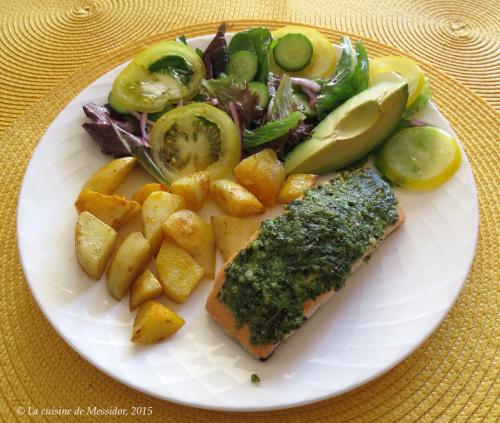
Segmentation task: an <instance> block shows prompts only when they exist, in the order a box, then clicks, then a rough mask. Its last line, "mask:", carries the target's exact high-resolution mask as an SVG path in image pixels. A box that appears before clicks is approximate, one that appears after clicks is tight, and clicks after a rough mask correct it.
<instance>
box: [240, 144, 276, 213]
mask: <svg viewBox="0 0 500 423" xmlns="http://www.w3.org/2000/svg"><path fill="white" fill-rule="evenodd" d="M233 172H234V176H236V179H237V181H238V182H239V183H240V184H241V185H243V186H244V187H245V188H246V189H248V190H249V191H250V192H251V193H252V194H253V195H255V196H256V197H257V198H258V199H259V201H260V202H261V203H262V204H264V205H266V206H273V205H274V204H275V203H276V196H277V195H278V193H279V192H280V189H281V186H282V185H283V182H285V168H284V167H283V163H281V162H280V161H279V160H278V157H277V156H276V152H275V151H274V150H271V149H270V148H266V149H265V150H261V151H259V152H258V153H256V154H254V155H252V156H249V157H247V158H246V159H244V160H242V161H241V162H240V163H238V165H236V167H235V168H234V169H233Z"/></svg>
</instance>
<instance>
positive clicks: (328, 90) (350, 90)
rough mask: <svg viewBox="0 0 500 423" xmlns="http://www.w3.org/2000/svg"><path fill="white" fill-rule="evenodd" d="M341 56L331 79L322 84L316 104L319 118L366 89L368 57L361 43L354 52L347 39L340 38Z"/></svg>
mask: <svg viewBox="0 0 500 423" xmlns="http://www.w3.org/2000/svg"><path fill="white" fill-rule="evenodd" d="M341 45H342V48H343V50H342V55H341V56H340V60H339V63H338V64H337V67H336V69H335V73H334V74H333V78H332V79H331V80H330V81H328V82H326V83H323V89H322V90H321V93H320V94H319V96H318V100H317V103H316V106H317V109H318V112H319V114H320V117H324V116H326V115H327V114H328V113H329V112H331V111H332V110H333V109H335V108H336V107H337V106H339V105H340V104H341V103H343V102H344V101H345V100H347V99H348V98H350V97H352V96H353V95H355V94H357V93H359V92H361V91H363V90H365V89H366V88H367V87H368V55H367V53H366V49H365V46H364V44H363V43H362V42H361V41H358V42H357V43H356V49H355V50H354V48H353V46H352V43H351V40H350V39H349V37H341Z"/></svg>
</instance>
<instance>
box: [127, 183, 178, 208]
mask: <svg viewBox="0 0 500 423" xmlns="http://www.w3.org/2000/svg"><path fill="white" fill-rule="evenodd" d="M155 191H165V192H170V188H169V187H168V186H167V185H164V184H159V183H156V182H152V183H150V184H145V185H143V186H142V187H140V188H139V189H138V190H137V191H136V192H134V195H132V200H133V201H137V202H138V203H139V204H143V203H144V201H146V198H148V197H149V194H151V193H152V192H155Z"/></svg>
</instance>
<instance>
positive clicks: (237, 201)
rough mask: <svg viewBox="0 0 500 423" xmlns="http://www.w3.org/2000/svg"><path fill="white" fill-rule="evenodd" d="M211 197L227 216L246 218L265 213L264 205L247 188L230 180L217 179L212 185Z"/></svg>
mask: <svg viewBox="0 0 500 423" xmlns="http://www.w3.org/2000/svg"><path fill="white" fill-rule="evenodd" d="M210 195H211V196H212V198H213V199H214V200H215V202H216V203H217V205H218V206H219V207H220V208H221V209H222V210H224V212H226V213H227V214H229V215H231V216H236V217H245V216H250V215H252V214H257V213H264V210H265V209H264V206H263V205H262V203H261V202H260V201H259V200H258V199H257V197H255V195H253V194H252V193H251V192H250V191H248V190H247V189H246V188H244V187H242V186H241V185H240V184H238V183H236V182H234V181H231V180H230V179H217V180H216V181H213V182H212V183H211V184H210Z"/></svg>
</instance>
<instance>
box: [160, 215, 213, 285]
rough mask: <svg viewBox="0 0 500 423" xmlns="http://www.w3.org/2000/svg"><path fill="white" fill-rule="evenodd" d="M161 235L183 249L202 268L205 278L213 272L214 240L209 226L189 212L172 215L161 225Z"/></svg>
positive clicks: (211, 276) (210, 276) (211, 275)
mask: <svg viewBox="0 0 500 423" xmlns="http://www.w3.org/2000/svg"><path fill="white" fill-rule="evenodd" d="M162 228H163V233H164V234H165V236H168V237H170V238H171V239H172V240H174V241H175V242H176V243H177V244H179V245H180V246H181V247H182V248H184V249H185V250H186V251H187V252H188V253H189V254H191V256H193V258H194V259H195V260H196V261H197V262H198V263H199V264H200V266H201V267H203V271H204V272H205V276H207V277H209V278H213V276H214V272H215V238H214V233H213V232H212V228H211V227H210V225H209V224H208V223H207V222H205V221H204V220H203V219H202V218H201V217H200V216H198V215H197V214H196V213H195V212H194V211H191V210H179V211H178V212H175V213H173V214H172V215H171V216H170V217H169V218H168V219H167V220H166V221H165V223H164V224H163V226H162Z"/></svg>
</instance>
